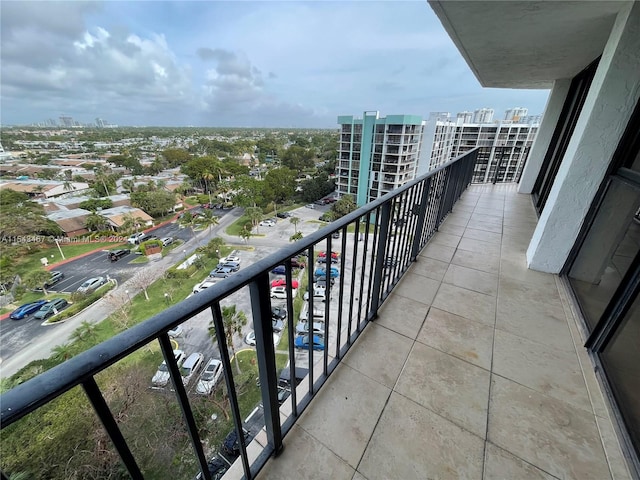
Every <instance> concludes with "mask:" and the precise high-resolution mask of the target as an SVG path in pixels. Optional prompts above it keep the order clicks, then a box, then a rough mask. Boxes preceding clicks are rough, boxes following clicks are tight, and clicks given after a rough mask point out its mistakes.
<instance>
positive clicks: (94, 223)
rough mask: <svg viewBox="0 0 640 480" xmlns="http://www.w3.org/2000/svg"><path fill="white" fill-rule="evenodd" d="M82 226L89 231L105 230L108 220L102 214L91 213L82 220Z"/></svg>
mask: <svg viewBox="0 0 640 480" xmlns="http://www.w3.org/2000/svg"><path fill="white" fill-rule="evenodd" d="M84 226H85V227H86V228H87V230H89V231H91V232H99V231H100V230H106V229H107V228H108V226H109V220H108V219H107V218H105V217H103V216H102V215H98V214H97V213H92V214H91V215H89V216H88V217H87V219H86V220H85V221H84Z"/></svg>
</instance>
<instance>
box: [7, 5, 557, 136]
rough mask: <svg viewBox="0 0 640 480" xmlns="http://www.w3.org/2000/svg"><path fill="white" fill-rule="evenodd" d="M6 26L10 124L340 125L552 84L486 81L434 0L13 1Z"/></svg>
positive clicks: (494, 101)
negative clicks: (368, 115)
mask: <svg viewBox="0 0 640 480" xmlns="http://www.w3.org/2000/svg"><path fill="white" fill-rule="evenodd" d="M0 26H1V41H2V46H3V48H2V50H1V52H0V60H1V62H2V69H3V74H2V77H1V87H2V92H3V100H2V105H1V106H0V114H1V117H0V118H1V119H2V124H3V125H11V124H16V125H29V124H34V123H36V124H37V123H41V122H46V121H47V120H48V119H56V121H57V120H58V119H59V118H60V117H61V116H63V115H64V116H68V117H72V118H73V119H74V121H77V122H80V123H82V124H96V118H100V119H108V120H109V122H110V123H112V124H118V125H122V126H211V127H217V126H219V127H232V126H233V127H258V128H259V127H296V128H335V127H337V123H336V119H337V116H338V115H341V114H343V113H345V112H361V111H368V110H379V111H383V112H385V114H389V115H393V114H397V113H407V114H414V115H421V116H423V117H427V116H428V114H429V113H430V112H434V111H450V112H454V113H455V112H462V111H465V110H471V111H474V110H477V109H482V108H485V107H488V108H492V109H494V110H495V111H496V112H504V111H505V110H507V109H509V108H513V107H516V106H523V107H526V108H528V110H529V112H530V113H531V114H540V113H542V112H543V110H544V106H545V103H546V99H547V96H548V91H547V90H508V89H483V88H482V87H481V86H480V85H479V84H478V81H477V80H476V79H475V77H474V76H473V74H472V72H471V70H470V69H469V67H468V66H467V64H466V63H465V61H464V60H463V58H462V57H461V55H460V54H459V52H458V50H457V49H456V48H455V46H454V45H453V43H452V41H451V40H450V39H449V37H448V35H447V34H446V32H445V31H444V29H443V27H442V26H441V25H440V23H439V21H438V20H437V18H436V17H435V15H434V14H433V11H432V10H431V9H430V8H429V6H428V5H427V4H426V2H424V1H419V2H402V3H399V2H347V3H335V2H314V3H304V2H295V3H292V2H94V1H78V2H3V4H2V16H1V25H0Z"/></svg>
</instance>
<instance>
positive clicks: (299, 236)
mask: <svg viewBox="0 0 640 480" xmlns="http://www.w3.org/2000/svg"><path fill="white" fill-rule="evenodd" d="M298 240H302V232H296V233H294V234H293V235H291V236H290V237H289V241H290V242H297V241H298Z"/></svg>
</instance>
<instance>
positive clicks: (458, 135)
mask: <svg viewBox="0 0 640 480" xmlns="http://www.w3.org/2000/svg"><path fill="white" fill-rule="evenodd" d="M482 110H485V111H490V112H493V110H491V109H482ZM515 110H519V111H520V112H525V113H526V111H527V110H526V109H510V110H507V115H509V114H510V113H509V112H513V111H515ZM477 112H479V110H477V111H476V113H477ZM464 113H466V112H463V113H462V114H458V116H457V117H456V118H457V121H453V120H452V119H451V118H450V115H449V114H448V113H445V114H443V113H442V112H437V113H432V114H431V115H430V116H429V120H428V121H427V125H426V127H425V138H424V148H423V149H422V156H421V159H420V166H419V174H422V173H425V172H427V171H428V170H430V169H433V168H436V167H438V166H440V165H442V164H443V163H446V162H448V161H449V160H451V159H453V158H455V157H457V156H459V155H462V154H463V153H465V152H467V151H469V150H471V149H472V148H475V147H480V150H479V152H478V159H477V161H476V166H475V170H474V175H473V182H476V183H484V182H494V181H495V182H517V181H518V179H519V178H520V175H521V174H522V169H523V168H524V165H525V162H526V160H527V156H528V155H529V151H530V150H531V146H532V145H533V141H534V140H535V138H536V133H537V132H538V127H539V122H532V123H529V122H527V123H524V122H519V121H516V120H515V118H516V117H515V116H513V118H514V120H510V121H496V122H484V123H477V122H473V123H461V122H460V119H461V115H463V114H464ZM491 116H493V113H491ZM477 117H478V115H476V118H477ZM524 118H525V117H523V119H524ZM527 118H528V117H527ZM531 118H532V119H533V120H536V119H539V117H538V116H532V117H531Z"/></svg>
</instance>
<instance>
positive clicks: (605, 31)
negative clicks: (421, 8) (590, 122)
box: [429, 0, 628, 89]
mask: <svg viewBox="0 0 640 480" xmlns="http://www.w3.org/2000/svg"><path fill="white" fill-rule="evenodd" d="M627 3H628V2H616V1H573V2H566V1H553V2H552V1H517V2H516V1H512V2H501V1H483V0H479V1H440V0H429V4H430V5H431V8H432V9H433V10H434V12H435V13H436V15H437V16H438V18H439V19H440V21H441V22H442V25H443V26H444V28H445V30H446V31H447V33H448V34H449V36H450V37H451V39H452V40H453V42H454V43H455V45H456V47H457V48H458V50H459V51H460V53H461V54H462V56H463V57H464V59H465V60H466V61H467V64H468V65H469V67H470V68H471V70H472V71H473V73H474V74H475V76H476V78H477V79H478V81H479V82H480V84H481V85H482V86H484V87H497V88H531V89H547V88H551V87H552V86H553V81H554V80H557V79H560V78H572V77H574V76H575V75H576V74H578V73H579V72H580V71H582V70H583V69H584V68H585V67H586V66H587V65H589V64H590V63H591V62H592V61H593V60H595V59H596V58H597V57H598V56H599V55H600V54H601V53H602V51H603V50H604V46H605V44H606V42H607V40H608V38H609V34H610V32H611V28H612V26H613V23H614V21H615V18H616V15H617V13H618V11H619V10H620V9H621V8H622V7H623V6H624V5H625V4H627Z"/></svg>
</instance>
